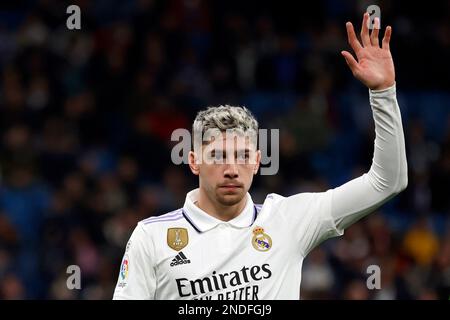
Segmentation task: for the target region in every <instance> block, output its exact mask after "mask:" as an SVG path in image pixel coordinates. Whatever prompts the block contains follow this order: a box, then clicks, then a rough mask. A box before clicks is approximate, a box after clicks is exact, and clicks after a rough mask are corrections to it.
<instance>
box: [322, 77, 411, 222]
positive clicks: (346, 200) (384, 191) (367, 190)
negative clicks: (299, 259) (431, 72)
mask: <svg viewBox="0 0 450 320" xmlns="http://www.w3.org/2000/svg"><path fill="white" fill-rule="evenodd" d="M370 104H371V107H372V113H373V117H374V122H375V142H374V155H373V159H372V165H371V167H370V170H369V171H368V172H367V173H366V174H364V175H362V176H361V177H359V178H356V179H354V180H352V181H350V182H348V183H346V184H344V185H342V186H340V187H338V188H336V189H333V190H332V210H331V211H332V216H333V218H334V221H336V225H337V226H338V227H339V228H340V229H345V228H346V227H347V226H349V225H350V224H352V223H353V222H355V221H357V220H359V219H360V218H361V217H363V216H364V215H366V214H368V213H370V212H372V211H373V210H375V209H376V208H377V207H379V206H381V205H382V204H383V203H385V202H386V201H388V200H389V199H391V198H392V197H394V196H395V195H396V194H398V193H399V192H401V191H402V190H404V189H405V188H406V186H407V184H408V175H407V162H406V153H405V140H404V134H403V126H402V119H401V114H400V109H399V106H398V103H397V99H396V90H395V85H394V86H393V87H390V88H388V89H385V90H380V91H370Z"/></svg>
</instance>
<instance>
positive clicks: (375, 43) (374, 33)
mask: <svg viewBox="0 0 450 320" xmlns="http://www.w3.org/2000/svg"><path fill="white" fill-rule="evenodd" d="M374 22H375V23H374V26H373V29H372V33H371V34H370V42H371V43H372V45H373V46H377V47H379V46H380V43H379V41H378V33H379V31H380V18H378V17H377V18H375V21H374Z"/></svg>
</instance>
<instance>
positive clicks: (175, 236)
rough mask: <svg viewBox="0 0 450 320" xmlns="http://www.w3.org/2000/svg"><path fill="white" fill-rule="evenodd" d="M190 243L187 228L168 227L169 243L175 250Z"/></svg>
mask: <svg viewBox="0 0 450 320" xmlns="http://www.w3.org/2000/svg"><path fill="white" fill-rule="evenodd" d="M188 243H189V235H188V231H187V229H186V228H169V229H167V245H168V246H169V247H171V248H172V249H174V250H177V251H180V250H181V249H183V248H184V247H186V246H187V244H188Z"/></svg>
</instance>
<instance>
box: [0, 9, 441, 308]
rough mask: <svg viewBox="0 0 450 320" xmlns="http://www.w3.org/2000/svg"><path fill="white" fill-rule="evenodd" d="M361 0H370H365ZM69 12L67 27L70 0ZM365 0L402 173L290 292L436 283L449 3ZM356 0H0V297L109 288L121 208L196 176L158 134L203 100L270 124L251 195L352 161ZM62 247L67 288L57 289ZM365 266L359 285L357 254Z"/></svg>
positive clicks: (298, 186)
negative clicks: (388, 40)
mask: <svg viewBox="0 0 450 320" xmlns="http://www.w3.org/2000/svg"><path fill="white" fill-rule="evenodd" d="M371 2H372V1H371ZM72 3H74V4H78V5H79V6H80V8H81V18H82V20H81V30H68V29H67V28H66V18H67V17H68V15H67V14H66V8H67V6H68V5H69V4H72ZM434 3H435V4H434V6H431V5H429V6H427V7H426V8H425V7H421V6H419V5H417V6H415V5H414V4H409V5H408V7H403V6H402V5H401V4H394V1H378V5H379V6H380V7H381V10H382V24H383V25H385V23H389V24H390V25H392V26H393V32H394V33H393V37H392V44H391V48H392V51H393V56H394V62H395V64H396V71H397V91H398V100H399V104H400V107H401V110H402V117H403V122H404V130H405V139H406V143H407V155H408V165H409V185H408V188H407V189H406V190H405V191H404V192H403V193H401V194H400V195H399V196H398V197H396V198H395V199H393V200H391V201H390V202H389V203H387V204H385V205H384V206H383V207H381V208H380V209H378V210H377V212H376V213H373V214H371V215H370V216H368V217H367V218H365V219H363V220H362V221H360V222H358V223H356V224H355V225H353V226H352V227H350V228H349V229H348V230H347V231H346V233H345V235H344V236H343V237H341V238H340V239H333V240H329V241H327V242H325V243H324V244H323V245H321V246H320V247H319V248H317V249H315V250H314V251H313V252H311V254H310V255H309V256H308V257H307V259H306V260H305V264H304V268H303V277H302V279H303V280H302V298H303V299H318V298H320V299H449V297H450V206H449V202H450V197H449V191H450V112H449V111H450V107H449V105H450V92H449V90H448V89H449V84H450V59H448V58H449V57H450V6H449V3H448V1H436V2H434ZM369 4H372V3H368V2H367V1H350V0H348V1H344V0H343V1H331V0H329V1H325V0H324V1H313V2H312V3H309V4H306V3H305V5H304V6H303V7H302V10H299V9H298V8H296V7H295V6H294V5H292V6H290V5H288V4H280V3H277V2H275V1H253V0H251V1H241V2H237V3H234V2H233V1H206V0H167V1H162V0H161V1H153V0H130V1H118V0H111V1H109V0H108V1H106V0H105V1H103V0H98V1H89V0H81V1H71V2H70V3H69V2H67V1H57V0H37V1H17V2H16V5H15V6H5V5H0V72H1V78H0V299H35V298H43V299H110V298H111V297H112V293H113V290H114V287H115V284H116V280H117V276H118V271H119V265H120V262H121V259H122V255H123V252H124V249H125V245H126V242H127V240H128V238H129V236H130V234H131V231H132V230H133V229H134V227H135V226H136V223H137V222H138V221H140V220H142V219H144V218H146V217H149V216H152V215H160V214H163V213H166V212H168V211H172V210H174V209H176V208H179V207H181V206H182V205H183V203H184V199H185V195H186V192H187V191H189V190H191V189H193V188H195V187H196V184H197V181H196V179H195V177H194V176H192V175H191V173H190V171H189V169H188V168H187V167H186V166H184V165H174V164H173V163H172V161H171V159H170V151H171V148H172V146H173V145H174V143H175V142H172V141H171V139H170V137H171V133H172V131H173V130H174V129H177V128H188V129H190V126H191V123H192V121H193V119H194V117H195V114H196V113H197V112H198V111H199V110H200V109H203V108H205V107H206V106H209V105H218V104H236V105H245V106H247V107H248V108H249V109H251V110H252V111H253V113H254V114H255V115H256V117H257V118H258V120H259V122H260V127H261V128H278V129H280V170H279V172H278V174H277V175H273V176H258V177H256V180H255V181H254V185H253V187H252V189H251V194H252V196H253V199H254V200H255V202H256V203H261V201H263V199H264V198H265V195H266V194H268V193H271V192H276V193H279V194H282V195H285V196H287V195H291V194H294V193H297V192H305V191H308V192H315V191H317V192H320V191H325V190H327V189H328V188H333V187H336V186H338V185H340V184H342V183H344V182H346V181H348V180H349V179H352V178H355V177H357V176H359V175H361V174H363V173H364V172H366V171H367V170H368V169H369V167H370V164H371V160H372V155H373V140H374V127H373V121H372V114H371V110H370V106H369V100H368V90H367V88H365V87H364V86H363V85H362V84H360V83H358V82H357V81H356V80H355V79H353V77H352V75H351V72H350V71H349V70H348V68H347V66H346V64H345V61H344V59H343V58H342V56H340V51H341V50H342V49H346V48H348V45H347V42H346V35H345V22H346V21H348V20H351V21H352V22H353V23H354V24H355V25H356V26H357V27H359V26H360V23H361V17H362V12H364V11H365V8H366V7H367V6H368V5H369ZM4 6H5V7H4ZM69 265H78V266H80V269H81V275H82V280H81V286H82V290H68V289H67V286H66V280H67V277H68V274H67V273H66V271H67V267H68V266H69ZM371 265H376V266H379V267H380V271H381V289H379V290H369V289H368V288H367V286H366V281H367V278H368V277H369V276H370V273H368V269H367V268H368V267H369V266H371Z"/></svg>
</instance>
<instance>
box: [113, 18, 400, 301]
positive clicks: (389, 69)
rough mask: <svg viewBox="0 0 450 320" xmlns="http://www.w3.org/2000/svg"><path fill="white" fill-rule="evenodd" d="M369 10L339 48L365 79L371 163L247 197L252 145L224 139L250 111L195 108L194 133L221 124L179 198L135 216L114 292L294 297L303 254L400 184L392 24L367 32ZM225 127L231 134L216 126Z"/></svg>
mask: <svg viewBox="0 0 450 320" xmlns="http://www.w3.org/2000/svg"><path fill="white" fill-rule="evenodd" d="M368 19H369V16H368V14H367V13H366V14H364V18H363V23H362V29H361V42H360V41H359V40H358V39H357V38H356V35H355V31H354V29H353V26H352V24H351V23H350V22H348V23H347V24H346V28H347V35H348V41H349V43H350V46H351V47H352V49H353V51H354V53H355V55H356V59H355V57H353V55H352V54H351V53H349V52H347V51H342V52H341V53H342V55H343V57H344V58H345V61H346V62H347V64H348V66H349V67H350V69H351V71H352V73H353V75H354V76H355V77H356V78H357V79H359V80H360V81H361V82H362V83H363V84H364V85H366V86H367V87H368V89H369V90H368V91H369V96H370V105H371V109H372V113H373V118H374V123H375V133H376V135H375V143H374V155H373V160H372V165H371V167H370V170H369V171H368V172H367V173H365V174H363V175H362V176H360V177H358V178H356V179H354V180H351V181H349V182H347V183H345V184H344V185H342V186H340V187H337V188H335V189H330V190H327V191H326V192H317V193H300V194H295V195H293V196H290V197H283V196H281V195H278V194H274V193H272V194H269V195H267V197H266V198H265V201H264V203H263V204H262V205H256V204H254V203H253V201H252V198H251V196H250V194H249V193H248V190H249V189H250V186H251V183H252V179H253V175H255V174H256V173H257V171H258V169H259V163H260V158H261V152H260V150H257V146H256V143H253V142H249V141H248V140H245V141H240V142H242V143H241V144H240V145H241V146H244V148H243V149H239V148H238V150H234V149H233V148H232V147H234V146H235V143H234V142H236V143H237V142H239V139H244V136H245V135H242V133H245V132H250V131H252V132H256V131H257V130H258V124H257V121H256V120H255V119H254V118H253V116H252V114H251V113H250V112H249V111H248V110H247V109H245V108H240V107H230V106H220V107H216V108H208V109H207V110H205V111H202V112H200V113H199V114H198V115H197V117H196V119H195V121H194V124H193V131H194V133H195V132H201V133H205V132H206V131H207V130H209V129H216V130H220V132H222V133H224V134H223V136H222V138H220V137H219V139H214V140H212V141H210V142H209V143H205V144H203V145H202V147H201V149H200V151H199V152H193V151H191V152H190V153H189V166H190V169H191V171H192V173H193V174H195V175H197V176H198V177H199V188H198V189H195V190H193V191H190V192H189V193H188V194H187V196H186V201H185V203H184V206H183V207H182V208H181V209H178V210H175V211H173V212H170V213H167V214H164V215H161V216H157V217H150V218H148V219H145V220H143V221H140V222H139V223H138V224H137V227H136V228H135V230H134V232H133V234H132V235H131V238H130V240H129V242H128V244H127V247H126V250H125V255H124V257H123V260H122V265H121V269H120V272H119V278H118V282H117V286H116V289H115V292H114V297H113V298H114V299H298V298H299V292H300V282H301V268H302V262H303V259H304V258H305V256H306V255H307V254H308V253H309V252H310V251H311V250H312V249H313V248H314V247H315V246H317V245H318V244H319V243H321V242H322V241H324V240H325V239H328V238H330V237H334V236H339V235H342V234H343V233H344V229H345V228H347V227H348V226H350V225H351V224H353V223H354V222H356V221H357V220H359V219H360V218H362V217H364V216H365V215H367V214H368V213H370V212H372V211H374V210H375V209H376V208H377V207H379V206H381V205H382V204H383V203H385V202H386V201H388V200H389V199H391V198H392V197H394V196H395V195H397V194H398V193H399V192H401V191H402V190H404V189H405V188H406V186H407V183H408V181H407V163H406V155H405V143H404V136H403V128H402V120H401V115H400V109H399V106H398V104H397V100H396V88H395V72H394V64H393V60H392V56H391V53H390V50H389V41H390V38H391V32H392V30H391V27H387V28H386V30H385V33H384V38H383V40H382V43H381V44H380V43H379V40H378V32H379V30H378V28H376V29H374V30H373V31H372V32H371V33H370V32H369V28H368V25H367V21H368ZM230 129H231V130H234V131H233V132H235V135H233V136H232V138H230V136H229V135H226V134H225V132H226V131H227V130H230ZM226 139H233V143H227V141H226ZM228 142H229V141H228ZM238 144H239V143H238ZM230 146H231V147H230ZM194 151H195V148H194ZM201 159H213V161H217V162H213V163H211V162H210V161H200V160H201ZM222 159H225V160H226V161H224V163H220V162H221V161H218V160H222ZM238 160H243V161H238ZM222 162H223V161H222Z"/></svg>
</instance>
